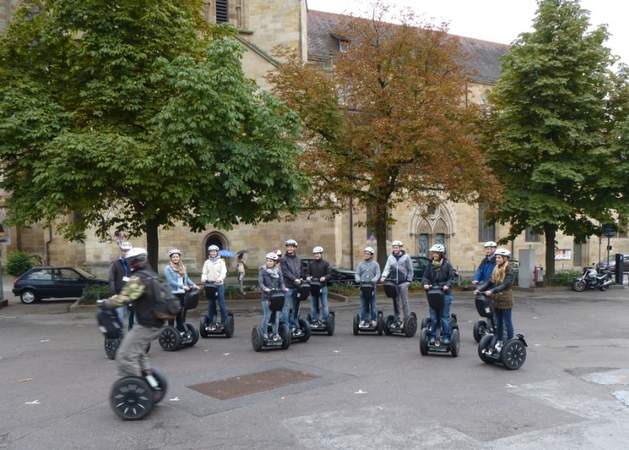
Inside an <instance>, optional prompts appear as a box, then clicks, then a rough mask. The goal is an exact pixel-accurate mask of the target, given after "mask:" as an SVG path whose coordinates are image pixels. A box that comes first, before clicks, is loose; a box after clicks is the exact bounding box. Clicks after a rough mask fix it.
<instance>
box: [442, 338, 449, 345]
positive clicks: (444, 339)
mask: <svg viewBox="0 0 629 450" xmlns="http://www.w3.org/2000/svg"><path fill="white" fill-rule="evenodd" d="M441 342H442V343H443V345H448V344H449V343H450V338H449V337H444V338H443V339H442V340H441Z"/></svg>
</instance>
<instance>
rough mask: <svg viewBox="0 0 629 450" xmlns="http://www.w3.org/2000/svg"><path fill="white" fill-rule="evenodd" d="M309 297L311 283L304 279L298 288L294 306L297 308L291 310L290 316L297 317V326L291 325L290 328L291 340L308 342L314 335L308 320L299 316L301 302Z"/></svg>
mask: <svg viewBox="0 0 629 450" xmlns="http://www.w3.org/2000/svg"><path fill="white" fill-rule="evenodd" d="M308 297H310V283H307V282H306V281H302V283H301V284H300V285H299V287H298V288H297V294H296V295H295V297H294V298H295V303H294V305H293V306H294V307H295V308H296V309H297V310H296V311H293V310H291V311H290V312H289V317H296V318H297V323H296V326H294V327H291V330H290V334H291V342H308V339H310V336H311V335H312V331H311V329H310V325H309V324H308V322H307V321H305V320H304V319H302V318H301V317H299V309H300V305H301V302H303V301H305V300H308Z"/></svg>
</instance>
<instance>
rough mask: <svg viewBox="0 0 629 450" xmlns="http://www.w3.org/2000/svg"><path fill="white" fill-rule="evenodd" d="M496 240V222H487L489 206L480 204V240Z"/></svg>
mask: <svg viewBox="0 0 629 450" xmlns="http://www.w3.org/2000/svg"><path fill="white" fill-rule="evenodd" d="M495 240H496V224H493V223H491V224H490V223H488V222H487V207H486V206H485V205H479V206H478V241H479V242H487V241H495Z"/></svg>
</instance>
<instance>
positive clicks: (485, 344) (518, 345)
mask: <svg viewBox="0 0 629 450" xmlns="http://www.w3.org/2000/svg"><path fill="white" fill-rule="evenodd" d="M526 347H528V345H527V343H526V341H525V340H524V335H522V334H516V335H515V337H513V338H512V339H509V340H507V341H506V342H505V343H504V345H503V346H502V348H501V349H500V351H498V350H497V349H496V336H495V335H493V334H486V335H485V336H483V337H482V338H481V340H480V342H479V343H478V356H479V358H480V359H481V360H482V361H483V362H484V363H487V364H502V365H503V366H504V367H505V368H506V369H508V370H518V369H520V368H521V367H522V366H523V365H524V362H525V361H526Z"/></svg>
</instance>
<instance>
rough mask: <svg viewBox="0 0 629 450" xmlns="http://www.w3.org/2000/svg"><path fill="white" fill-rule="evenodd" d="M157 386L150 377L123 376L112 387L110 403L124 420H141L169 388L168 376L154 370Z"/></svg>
mask: <svg viewBox="0 0 629 450" xmlns="http://www.w3.org/2000/svg"><path fill="white" fill-rule="evenodd" d="M152 376H153V379H154V380H155V382H156V384H155V386H151V384H150V382H149V377H148V376H147V377H123V378H120V379H119V380H117V381H116V382H115V383H114V385H113V387H112V388H111V393H110V395H109V403H110V405H111V409H113V411H114V413H116V415H117V416H118V417H120V418H121V419H123V420H140V419H143V418H145V417H146V416H147V415H149V413H150V412H151V411H152V410H153V407H154V406H155V405H156V404H157V403H159V402H160V401H162V399H163V398H164V396H165V395H166V391H167V390H168V382H167V381H166V378H165V377H164V376H163V375H162V374H161V373H160V372H159V371H158V370H157V369H153V371H152Z"/></svg>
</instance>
